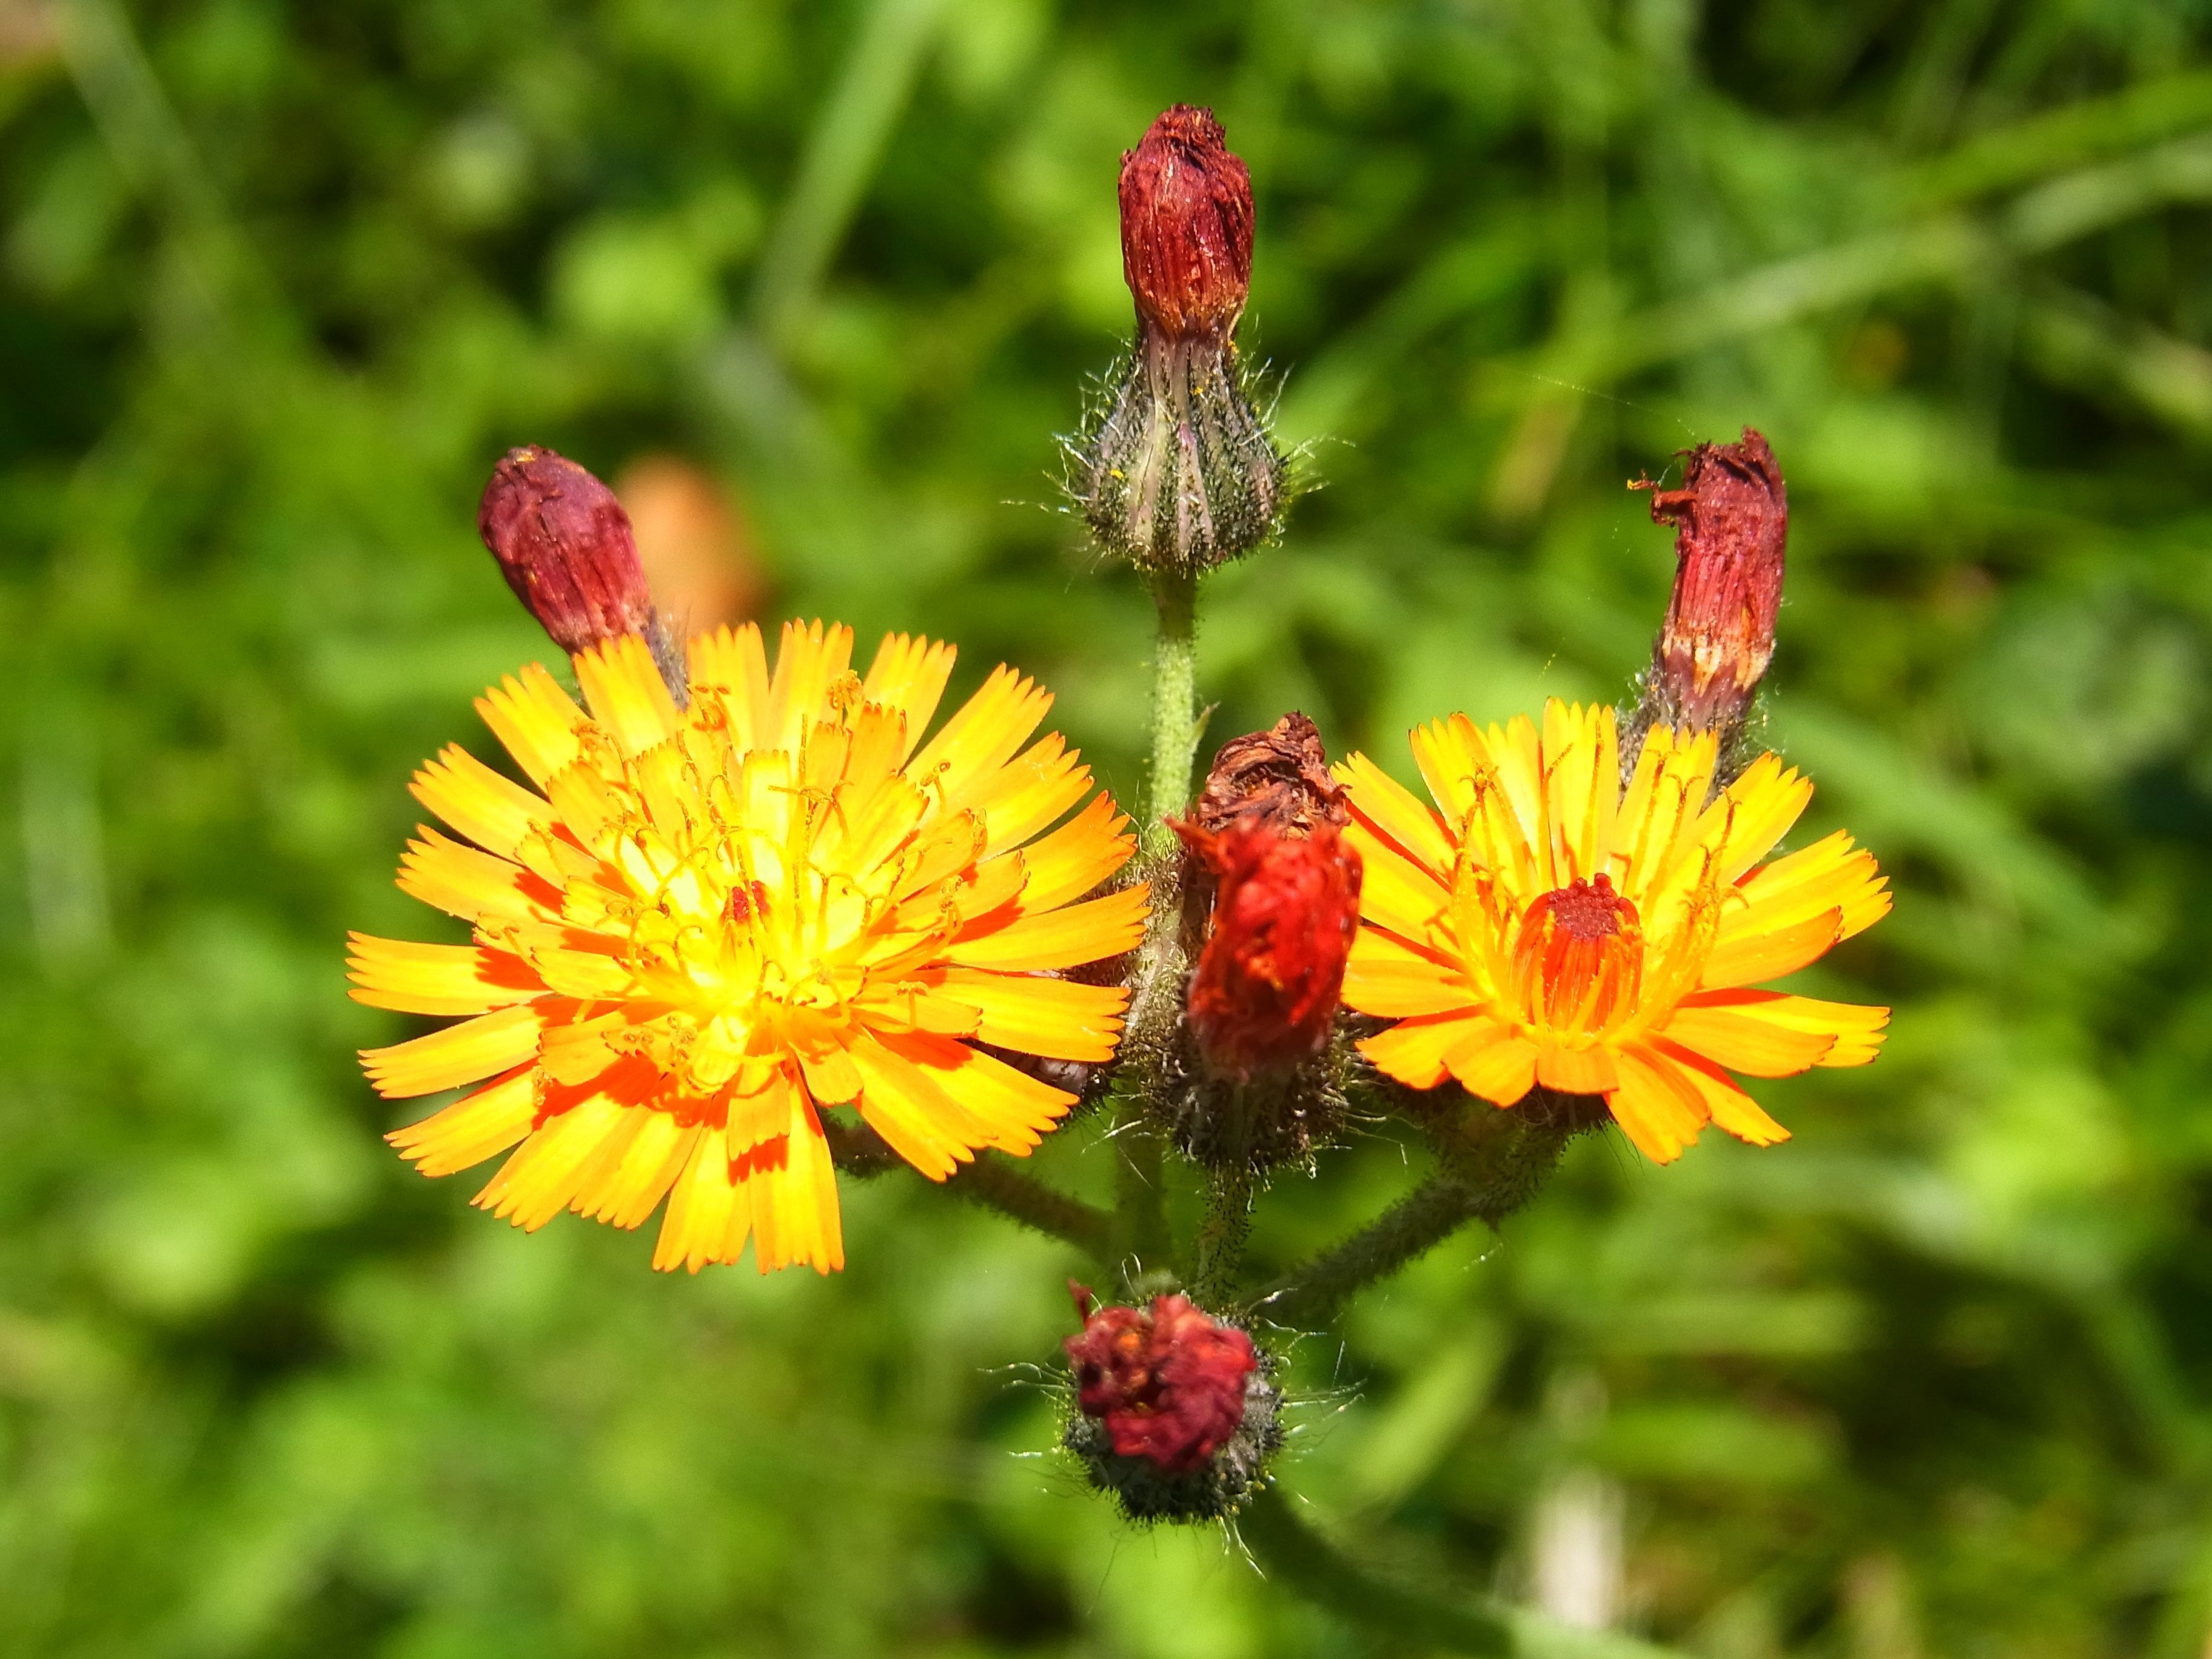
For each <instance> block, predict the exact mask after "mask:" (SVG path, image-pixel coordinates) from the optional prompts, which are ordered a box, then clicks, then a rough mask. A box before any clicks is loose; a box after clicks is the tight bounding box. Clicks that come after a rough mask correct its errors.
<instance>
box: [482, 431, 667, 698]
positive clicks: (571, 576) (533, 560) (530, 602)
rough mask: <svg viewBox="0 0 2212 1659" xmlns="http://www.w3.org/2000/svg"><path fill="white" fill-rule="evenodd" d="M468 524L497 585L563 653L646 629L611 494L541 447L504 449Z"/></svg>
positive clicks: (640, 570) (638, 573) (641, 573)
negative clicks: (494, 568)
mask: <svg viewBox="0 0 2212 1659" xmlns="http://www.w3.org/2000/svg"><path fill="white" fill-rule="evenodd" d="M477 533H478V534H479V535H481V536H482V537H483V544H484V545H485V546H486V547H488V548H489V549H490V550H491V553H492V556H493V557H494V558H495V559H497V560H498V561H499V568H500V569H501V572H502V573H503V574H505V575H506V577H507V586H509V587H512V588H513V590H514V592H515V597H516V598H518V599H520V600H521V601H522V602H523V604H524V605H527V606H528V607H529V609H530V614H531V615H532V616H533V617H537V618H538V622H539V623H541V624H543V625H544V629H545V631H546V632H547V633H548V634H550V635H552V636H553V641H554V643H555V644H556V645H558V646H559V647H561V648H562V650H563V651H567V652H569V653H572V654H573V653H575V652H579V651H582V650H585V649H586V648H587V647H591V646H594V645H599V644H601V643H603V642H604V641H607V640H611V639H615V638H617V637H619V636H620V635H624V634H636V635H647V634H648V633H649V632H650V629H651V624H652V622H653V599H652V595H651V593H650V592H648V591H647V587H646V583H645V567H644V566H643V565H641V564H640V563H639V562H638V557H637V544H636V542H635V540H634V539H632V538H631V535H630V527H629V514H628V513H625V512H623V507H622V503H621V502H620V501H617V500H616V499H615V493H614V491H613V490H611V489H608V488H607V487H606V485H605V484H603V483H600V482H599V480H598V479H597V478H595V477H592V475H591V474H590V473H589V472H588V471H585V469H584V468H582V467H580V466H579V465H576V464H575V462H574V461H572V460H569V459H567V458H566V457H564V456H561V455H556V454H555V453H553V452H552V451H551V450H550V449H539V448H534V447H531V448H522V449H510V450H508V451H507V454H506V455H505V457H503V458H502V459H501V461H500V464H499V465H497V466H496V467H495V468H493V469H492V475H491V482H490V483H488V484H486V485H485V486H484V493H483V503H482V505H480V506H479V507H477Z"/></svg>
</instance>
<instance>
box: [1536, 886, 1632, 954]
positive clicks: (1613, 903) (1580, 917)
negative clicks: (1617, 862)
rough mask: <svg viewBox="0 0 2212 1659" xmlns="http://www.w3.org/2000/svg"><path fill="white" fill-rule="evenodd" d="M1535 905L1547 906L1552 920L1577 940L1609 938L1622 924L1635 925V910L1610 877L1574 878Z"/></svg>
mask: <svg viewBox="0 0 2212 1659" xmlns="http://www.w3.org/2000/svg"><path fill="white" fill-rule="evenodd" d="M1536 902H1537V903H1538V904H1541V905H1545V906H1547V907H1548V908H1549V909H1550V911H1551V915H1552V921H1553V922H1554V923H1555V924H1556V925H1557V926H1558V927H1559V928H1560V929H1561V930H1562V931H1563V932H1565V933H1572V934H1573V935H1574V936H1575V937H1576V938H1577V939H1611V938H1612V937H1613V935H1614V934H1615V933H1619V932H1620V929H1621V926H1622V924H1623V922H1624V921H1626V924H1627V925H1628V926H1629V927H1634V926H1635V925H1636V907H1635V906H1634V905H1632V904H1631V903H1630V902H1628V901H1627V900H1626V899H1625V898H1623V897H1621V896H1620V894H1618V893H1616V892H1614V891H1613V878H1612V877H1610V876H1607V875H1601V876H1599V877H1598V878H1597V879H1596V880H1595V881H1584V880H1583V878H1581V877H1580V876H1577V877H1576V878H1574V879H1573V880H1572V881H1571V882H1569V883H1568V884H1566V885H1565V887H1555V888H1553V890H1551V891H1550V892H1548V893H1547V894H1545V895H1544V896H1543V897H1541V898H1540V899H1538V900H1537V901H1536ZM1530 908H1532V909H1533V908H1534V906H1531V907H1530Z"/></svg>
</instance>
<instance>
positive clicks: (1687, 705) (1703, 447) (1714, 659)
mask: <svg viewBox="0 0 2212 1659" xmlns="http://www.w3.org/2000/svg"><path fill="white" fill-rule="evenodd" d="M1686 456H1687V459H1686V464H1685V465H1684V466H1683V469H1682V484H1681V488H1680V489H1659V488H1658V486H1657V485H1656V484H1654V483H1651V482H1650V481H1649V480H1644V479H1639V480H1638V481H1637V482H1636V483H1632V484H1631V485H1630V486H1629V487H1630V488H1631V489H1649V490H1650V491H1651V492H1652V494H1651V518H1652V521H1653V522H1654V523H1656V524H1671V525H1673V526H1675V536H1674V557H1675V570H1674V596H1673V598H1671V599H1669V600H1668V605H1667V621H1666V625H1665V626H1664V627H1663V628H1662V629H1661V630H1660V634H1659V640H1658V644H1657V646H1656V647H1655V648H1654V650H1653V653H1652V659H1651V671H1650V676H1649V677H1648V678H1647V679H1646V682H1645V684H1644V700H1643V706H1642V708H1640V709H1639V711H1638V713H1639V715H1640V716H1641V718H1640V719H1639V720H1638V726H1639V728H1649V727H1650V726H1675V727H1678V728H1687V729H1690V730H1692V731H1699V732H1717V733H1719V734H1720V736H1721V739H1722V746H1723V749H1725V748H1727V747H1729V744H1730V743H1731V742H1732V740H1733V739H1734V738H1735V736H1736V734H1737V733H1738V732H1740V731H1741V728H1742V725H1743V721H1744V717H1745V716H1746V715H1747V714H1748V713H1749V712H1750V708H1751V700H1752V696H1753V693H1754V692H1755V691H1757V690H1758V689H1759V680H1760V678H1761V677H1763V676H1764V675H1765V672H1766V667H1767V665H1768V663H1770V662H1771V661H1772V660H1773V657H1774V619H1775V614H1776V612H1777V611H1778V610H1779V609H1780V608H1781V604H1782V562H1783V549H1784V544H1785V543H1786V542H1787V541H1788V540H1789V536H1790V498H1789V495H1788V492H1787V491H1786V490H1785V489H1784V487H1783V483H1782V469H1781V468H1780V467H1779V466H1778V465H1775V461H1774V452H1773V451H1772V450H1771V449H1770V448H1768V447H1767V443H1766V440H1765V438H1763V437H1761V436H1760V435H1759V434H1758V433H1757V432H1754V431H1753V430H1752V429H1751V428H1749V427H1746V428H1744V430H1743V440H1742V441H1741V442H1740V443H1733V444H1699V446H1698V447H1696V448H1694V449H1692V450H1689V451H1686Z"/></svg>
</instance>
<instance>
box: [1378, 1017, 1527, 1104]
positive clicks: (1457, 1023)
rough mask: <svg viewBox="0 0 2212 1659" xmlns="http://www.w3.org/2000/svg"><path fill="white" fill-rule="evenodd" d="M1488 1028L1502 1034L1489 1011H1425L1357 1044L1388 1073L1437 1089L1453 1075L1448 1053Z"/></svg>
mask: <svg viewBox="0 0 2212 1659" xmlns="http://www.w3.org/2000/svg"><path fill="white" fill-rule="evenodd" d="M1486 1031H1499V1032H1500V1033H1501V1035H1502V1028H1501V1027H1499V1026H1498V1023H1497V1022H1496V1021H1495V1020H1493V1019H1492V1018H1490V1017H1489V1016H1488V1015H1487V1014H1483V1013H1477V1012H1466V1013H1452V1014H1425V1015H1422V1016H1421V1017H1419V1018H1414V1019H1405V1020H1401V1021H1399V1022H1398V1024H1395V1025H1393V1026H1391V1027H1390V1028H1389V1030H1386V1031H1377V1032H1376V1034H1375V1035H1374V1036H1370V1037H1363V1038H1361V1039H1360V1041H1359V1042H1358V1044H1357V1045H1355V1046H1356V1047H1357V1048H1358V1050H1359V1052H1360V1053H1361V1054H1364V1055H1365V1056H1366V1057H1367V1060H1368V1062H1369V1063H1370V1065H1372V1066H1374V1067H1375V1069H1376V1071H1378V1072H1381V1073H1383V1075H1385V1076H1386V1077H1392V1078H1395V1079H1397V1080H1398V1081H1399V1082H1401V1083H1402V1084H1404V1085H1406V1086H1407V1087H1408V1088H1411V1089H1433V1088H1435V1087H1436V1086H1437V1085H1438V1084H1440V1083H1442V1082H1443V1080H1444V1079H1445V1078H1446V1077H1448V1076H1449V1075H1450V1073H1449V1070H1448V1069H1447V1067H1446V1066H1445V1065H1444V1056H1445V1055H1447V1054H1450V1053H1451V1052H1452V1051H1453V1050H1454V1049H1455V1048H1458V1047H1459V1046H1460V1045H1461V1044H1462V1043H1464V1042H1468V1039H1469V1038H1471V1037H1473V1036H1477V1035H1478V1034H1480V1033H1482V1032H1486Z"/></svg>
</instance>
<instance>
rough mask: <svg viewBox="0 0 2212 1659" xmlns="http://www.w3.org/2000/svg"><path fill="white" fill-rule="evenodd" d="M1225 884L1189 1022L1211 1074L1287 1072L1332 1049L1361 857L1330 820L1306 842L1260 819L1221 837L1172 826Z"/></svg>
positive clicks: (1195, 978)
mask: <svg viewBox="0 0 2212 1659" xmlns="http://www.w3.org/2000/svg"><path fill="white" fill-rule="evenodd" d="M1176 830H1177V832H1178V833H1179V834H1181V835H1182V838H1183V840H1184V842H1185V843H1186V844H1187V845H1188V846H1189V847H1190V848H1191V849H1192V851H1193V852H1194V853H1196V854H1198V856H1199V858H1200V860H1203V862H1204V863H1205V865H1206V868H1207V869H1208V870H1209V871H1210V872H1212V875H1213V877H1214V878H1215V880H1216V882H1217V883H1218V891H1217V893H1216V895H1215V897H1214V902H1213V924H1212V932H1211V933H1209V934H1208V936H1207V938H1206V948H1205V951H1203V952H1202V953H1201V954H1200V957H1199V959H1198V970H1197V972H1196V973H1194V974H1193V975H1191V981H1190V1001H1189V1012H1190V1024H1191V1030H1192V1031H1193V1033H1194V1035H1195V1036H1196V1037H1197V1039H1198V1046H1199V1051H1200V1053H1201V1054H1203V1055H1204V1056H1205V1057H1206V1064H1207V1065H1208V1066H1210V1067H1211V1068H1212V1070H1213V1071H1215V1072H1216V1073H1223V1074H1226V1075H1230V1076H1235V1077H1240V1078H1248V1077H1249V1076H1250V1075H1251V1074H1253V1073H1255V1072H1273V1071H1283V1070H1287V1069H1288V1068H1290V1067H1292V1066H1297V1065H1298V1064H1299V1063H1300V1062H1301V1061H1304V1060H1310V1059H1311V1058H1312V1057H1313V1056H1314V1055H1316V1054H1319V1053H1320V1052H1321V1051H1322V1049H1323V1048H1326V1047H1327V1046H1328V1035H1329V1029H1330V1026H1331V1025H1332V1024H1333V1023H1334V1020H1335V1018H1336V1009H1337V1004H1338V1002H1339V1000H1340V999H1341V997H1342V995H1343V992H1344V964H1345V959H1346V957H1347V956H1349V955H1350V953H1351V951H1352V935H1353V933H1355V932H1356V931H1357V930H1358V925H1359V875H1360V871H1359V854H1358V853H1356V852H1354V851H1353V850H1352V848H1350V847H1349V846H1347V845H1346V843H1345V842H1344V840H1343V838H1342V837H1341V836H1340V835H1339V834H1338V833H1337V829H1336V826H1335V825H1334V823H1329V822H1328V820H1326V819H1323V820H1322V821H1320V822H1318V823H1316V824H1315V825H1314V829H1313V833H1312V834H1311V835H1310V836H1303V837H1300V836H1285V835H1284V834H1282V833H1281V832H1279V830H1278V829H1275V828H1274V827H1273V825H1272V824H1270V823H1267V822H1266V821H1264V820H1263V819H1260V818H1243V819H1239V820H1238V821H1237V822H1236V823H1231V825H1230V827H1229V828H1228V829H1225V830H1224V831H1223V832H1222V833H1221V834H1219V835H1218V836H1217V835H1212V834H1209V833H1208V832H1207V831H1206V830H1203V829H1198V828H1196V827H1195V826H1193V825H1189V824H1177V825H1176Z"/></svg>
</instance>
